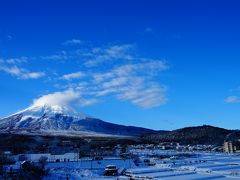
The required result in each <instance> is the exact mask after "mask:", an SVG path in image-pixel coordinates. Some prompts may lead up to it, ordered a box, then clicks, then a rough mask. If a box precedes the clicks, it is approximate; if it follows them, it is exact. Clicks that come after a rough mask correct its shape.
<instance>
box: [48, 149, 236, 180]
mask: <svg viewBox="0 0 240 180" xmlns="http://www.w3.org/2000/svg"><path fill="white" fill-rule="evenodd" d="M131 153H133V154H135V155H138V156H139V159H140V160H139V163H138V166H136V165H135V164H134V162H133V160H123V159H117V158H108V159H104V160H100V161H96V160H95V161H92V160H86V159H85V160H81V161H79V162H67V163H48V164H47V168H49V169H50V175H49V176H48V177H46V178H45V179H66V177H69V179H119V180H121V179H130V177H131V178H132V179H166V180H168V179H173V180H174V179H176V180H200V179H206V180H207V179H231V180H234V179H240V155H238V154H224V153H205V152H192V153H189V152H187V153H183V152H176V151H166V150H153V151H152V150H132V152H131ZM146 159H148V160H149V161H150V163H152V165H151V166H149V164H147V163H145V162H144V160H146ZM109 164H111V165H116V166H117V167H118V168H119V172H125V173H124V174H122V175H121V176H118V177H104V176H103V173H104V168H105V166H106V165H109ZM124 168H125V169H126V171H123V169H124Z"/></svg>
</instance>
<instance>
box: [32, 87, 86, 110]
mask: <svg viewBox="0 0 240 180" xmlns="http://www.w3.org/2000/svg"><path fill="white" fill-rule="evenodd" d="M80 97H81V96H80V93H79V92H77V91H74V90H72V89H69V90H66V91H63V92H55V93H52V94H47V95H43V96H41V97H40V98H38V99H35V100H34V102H33V105H36V106H43V105H51V106H54V105H63V106H69V105H70V104H71V103H73V102H76V100H77V99H79V98H80Z"/></svg>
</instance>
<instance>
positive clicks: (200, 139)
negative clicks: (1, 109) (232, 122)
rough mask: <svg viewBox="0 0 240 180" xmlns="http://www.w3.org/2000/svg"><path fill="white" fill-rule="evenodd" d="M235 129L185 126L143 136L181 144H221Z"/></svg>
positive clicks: (147, 138) (153, 139) (157, 140)
mask: <svg viewBox="0 0 240 180" xmlns="http://www.w3.org/2000/svg"><path fill="white" fill-rule="evenodd" d="M234 132H236V131H235V130H227V129H223V128H218V127H214V126H208V125H203V126H196V127H186V128H182V129H177V130H174V131H170V132H168V133H165V134H158V133H157V134H152V135H145V136H144V137H143V138H144V139H145V140H148V141H152V142H179V143H181V144H216V145H222V144H223V142H224V140H225V139H227V138H228V137H229V136H230V135H231V134H233V133H234Z"/></svg>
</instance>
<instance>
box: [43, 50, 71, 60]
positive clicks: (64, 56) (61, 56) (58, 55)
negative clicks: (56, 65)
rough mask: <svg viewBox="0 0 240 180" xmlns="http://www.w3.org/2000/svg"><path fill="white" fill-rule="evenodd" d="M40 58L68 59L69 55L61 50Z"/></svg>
mask: <svg viewBox="0 0 240 180" xmlns="http://www.w3.org/2000/svg"><path fill="white" fill-rule="evenodd" d="M40 58H41V59H43V60H68V59H70V56H69V55H68V53H67V52H66V51H61V52H58V53H55V54H51V55H47V56H41V57H40Z"/></svg>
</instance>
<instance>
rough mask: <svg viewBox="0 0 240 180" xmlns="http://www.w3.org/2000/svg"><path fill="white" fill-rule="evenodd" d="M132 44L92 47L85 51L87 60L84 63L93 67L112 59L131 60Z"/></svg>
mask: <svg viewBox="0 0 240 180" xmlns="http://www.w3.org/2000/svg"><path fill="white" fill-rule="evenodd" d="M133 49H134V46H133V45H131V44H124V45H113V46H110V47H107V48H93V49H92V50H91V52H89V53H86V55H87V56H88V60H87V61H86V62H85V63H84V64H85V66H87V67H95V66H97V65H98V64H100V63H109V62H111V61H114V60H131V59H133V56H132V55H131V50H133Z"/></svg>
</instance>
